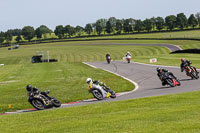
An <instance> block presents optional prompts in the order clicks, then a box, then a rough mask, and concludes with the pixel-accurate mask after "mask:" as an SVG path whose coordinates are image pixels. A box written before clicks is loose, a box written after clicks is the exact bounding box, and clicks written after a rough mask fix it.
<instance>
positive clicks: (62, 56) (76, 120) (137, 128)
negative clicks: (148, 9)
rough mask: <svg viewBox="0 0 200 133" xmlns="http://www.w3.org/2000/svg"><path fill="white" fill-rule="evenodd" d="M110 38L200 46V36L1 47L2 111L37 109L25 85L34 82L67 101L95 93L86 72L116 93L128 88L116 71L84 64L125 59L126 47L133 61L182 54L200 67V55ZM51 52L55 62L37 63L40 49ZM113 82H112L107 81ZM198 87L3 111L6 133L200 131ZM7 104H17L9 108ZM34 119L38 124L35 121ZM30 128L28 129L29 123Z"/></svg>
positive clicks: (0, 119) (173, 59) (163, 60)
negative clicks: (149, 95) (197, 38)
mask: <svg viewBox="0 0 200 133" xmlns="http://www.w3.org/2000/svg"><path fill="white" fill-rule="evenodd" d="M107 43H150V44H152V43H157V44H160V43H168V44H175V45H179V46H180V47H182V48H183V49H188V48H200V42H199V41H179V40H176V41H172V40H171V41H156V40H151V41H147V40H146V41H145V40H142V41H141V40H135V41H126V40H123V41H90V42H85V41H84V42H60V43H49V44H35V45H24V46H20V48H19V49H16V50H7V48H0V53H1V56H0V64H5V66H0V73H1V75H0V113H2V112H5V111H14V110H18V109H27V108H32V106H31V105H30V104H29V103H28V102H27V96H26V90H25V86H26V85H27V84H32V85H34V86H37V87H39V88H41V90H48V89H49V90H51V95H52V96H55V97H57V98H58V99H59V100H60V101H61V102H62V103H65V102H71V101H77V100H81V99H87V98H91V97H92V95H91V94H88V92H87V84H86V83H85V80H86V78H87V77H92V78H94V79H100V80H101V81H103V82H105V83H106V84H107V85H108V86H110V87H111V88H112V89H114V90H115V91H116V92H122V91H129V90H132V89H133V88H134V86H133V85H132V84H131V83H129V82H128V81H126V80H123V79H121V78H120V77H118V76H115V75H114V74H111V73H108V72H105V71H103V70H100V69H94V68H91V67H89V66H87V65H84V64H82V63H81V62H83V61H105V54H106V53H110V54H111V56H112V59H113V60H122V57H123V56H124V55H125V53H126V52H127V51H130V52H131V53H132V58H133V61H136V62H144V63H149V58H157V59H158V62H157V63H156V64H162V65H172V66H179V65H180V58H182V57H184V58H186V59H190V60H191V61H192V62H193V65H194V66H196V67H197V68H200V61H199V59H200V55H199V54H169V50H168V49H167V48H164V47H156V46H155V47H152V46H127V45H122V46H120V45H118V46H114V45H103V46H101V45H100V44H107ZM47 50H48V51H49V53H50V58H55V59H58V62H56V63H39V64H32V63H31V57H32V56H33V55H35V52H36V51H47ZM107 81H109V82H107ZM199 94H200V93H199V92H193V93H186V94H178V95H169V96H161V97H152V98H144V99H135V100H129V101H120V102H112V103H100V104H95V105H87V106H82V107H72V108H64V109H56V110H47V111H40V112H33V113H24V114H17V115H5V116H0V128H1V131H0V132H2V133H7V132H14V131H15V132H20V133H21V132H22V133H23V132H24V133H25V132H33V133H36V132H41V133H43V132H44V133H45V132H52V133H53V132H123V133H129V132H130V133H132V132H138V133H145V132H147V133H149V132H152V133H154V132H177V133H184V132H185V133H188V132H189V133H190V132H192V133H193V132H194V133H196V132H199V131H200V126H199V124H200V123H199V111H200V110H199V104H198V103H199V100H200V98H199ZM8 104H11V105H12V108H11V109H8ZM33 123H34V126H33ZM27 127H29V128H27Z"/></svg>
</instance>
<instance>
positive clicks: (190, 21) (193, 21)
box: [188, 14, 198, 29]
mask: <svg viewBox="0 0 200 133" xmlns="http://www.w3.org/2000/svg"><path fill="white" fill-rule="evenodd" d="M188 24H189V26H192V27H193V29H194V27H196V26H197V25H198V21H197V19H196V18H195V17H194V14H191V15H190V17H189V18H188Z"/></svg>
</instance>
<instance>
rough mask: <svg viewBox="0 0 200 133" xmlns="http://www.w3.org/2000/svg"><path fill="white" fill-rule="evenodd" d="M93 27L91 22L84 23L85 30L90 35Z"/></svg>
mask: <svg viewBox="0 0 200 133" xmlns="http://www.w3.org/2000/svg"><path fill="white" fill-rule="evenodd" d="M92 31H93V29H92V25H91V24H86V26H85V32H86V33H87V34H88V35H90V34H91V33H92Z"/></svg>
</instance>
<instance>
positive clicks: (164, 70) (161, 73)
mask: <svg viewBox="0 0 200 133" xmlns="http://www.w3.org/2000/svg"><path fill="white" fill-rule="evenodd" d="M156 71H157V72H158V73H157V76H158V77H159V79H160V80H161V82H162V86H165V85H166V84H167V83H166V81H165V80H164V79H163V77H164V74H165V73H169V74H170V75H172V76H173V77H174V78H175V79H176V77H175V76H174V75H173V73H172V72H169V71H168V70H166V69H161V68H160V67H158V68H157V69H156Z"/></svg>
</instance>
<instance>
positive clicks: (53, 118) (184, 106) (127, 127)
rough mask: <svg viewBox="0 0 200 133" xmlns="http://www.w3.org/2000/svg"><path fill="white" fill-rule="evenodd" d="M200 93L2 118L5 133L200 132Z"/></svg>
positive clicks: (2, 130) (0, 126)
mask: <svg viewBox="0 0 200 133" xmlns="http://www.w3.org/2000/svg"><path fill="white" fill-rule="evenodd" d="M199 95H200V92H199V91H198V92H191V93H184V94H176V95H168V96H160V97H151V98H143V99H134V100H128V101H120V102H109V103H99V104H93V105H87V106H80V107H72V108H63V109H56V110H46V111H39V112H33V113H23V114H17V115H4V116H0V123H1V124H0V128H1V132H2V133H13V132H17V133H28V132H30V133H47V132H48V133H64V132H66V133H68V132H70V133H94V132H95V133H102V132H105V133H172V132H173V133H199V132H200V120H199V116H200V105H199V101H200V97H199Z"/></svg>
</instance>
